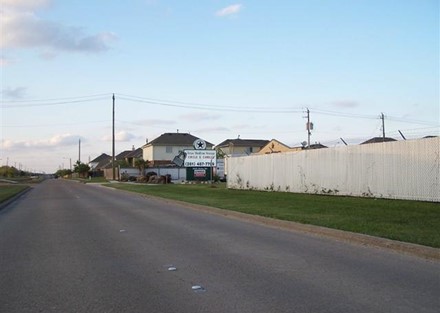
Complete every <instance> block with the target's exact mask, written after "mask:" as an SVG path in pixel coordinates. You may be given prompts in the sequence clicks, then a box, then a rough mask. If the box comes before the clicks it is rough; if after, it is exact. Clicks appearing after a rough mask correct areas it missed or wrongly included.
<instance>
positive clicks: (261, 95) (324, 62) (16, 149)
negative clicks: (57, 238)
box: [0, 0, 440, 172]
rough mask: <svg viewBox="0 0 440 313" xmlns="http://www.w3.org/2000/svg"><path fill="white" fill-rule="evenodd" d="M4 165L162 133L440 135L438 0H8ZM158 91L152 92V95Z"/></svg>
mask: <svg viewBox="0 0 440 313" xmlns="http://www.w3.org/2000/svg"><path fill="white" fill-rule="evenodd" d="M0 3H1V21H0V23H1V24H2V25H1V29H0V30H1V37H0V47H1V59H0V66H1V67H0V69H1V86H0V91H1V95H0V96H1V103H0V104H1V111H0V114H1V129H0V139H1V151H0V159H1V160H0V162H1V164H2V165H5V164H6V163H8V164H9V165H15V166H17V167H18V166H21V167H22V168H27V169H29V170H36V171H46V172H53V171H55V170H57V169H59V168H60V167H62V166H64V167H66V168H68V164H69V159H72V160H73V162H74V161H76V160H77V159H78V140H79V139H81V142H82V145H81V161H88V159H89V158H91V159H93V158H95V157H97V156H98V155H99V154H101V153H103V152H105V153H108V154H111V117H112V111H111V110H112V100H111V96H112V94H113V93H114V94H115V96H116V133H117V136H116V137H117V142H116V152H117V153H118V152H121V151H123V150H127V149H131V147H132V146H135V147H140V146H142V145H143V144H144V143H145V140H146V139H147V138H148V139H149V140H152V139H154V138H155V137H157V136H159V135H160V134H162V133H164V132H175V131H177V129H178V130H179V131H180V132H190V133H191V134H193V135H195V136H199V137H201V138H203V139H205V140H207V141H210V142H212V143H214V144H218V143H220V142H221V141H223V140H225V139H227V138H237V136H239V135H240V138H253V139H272V138H275V139H277V140H279V141H282V142H284V143H285V144H288V145H291V146H298V145H300V143H301V142H302V141H304V140H307V132H306V129H305V122H306V120H305V119H304V116H305V113H304V112H305V110H306V109H307V108H308V109H309V110H310V112H311V121H312V122H313V123H314V130H313V132H312V137H311V141H312V142H321V143H323V144H326V145H328V146H331V147H333V146H338V145H342V141H341V140H340V138H341V137H342V138H343V139H344V140H345V141H347V142H348V143H350V144H357V143H359V142H361V141H363V140H366V139H369V138H371V137H375V136H380V135H381V134H382V130H381V120H380V119H379V116H380V114H381V113H382V112H383V113H384V115H385V130H386V134H387V136H390V137H394V138H396V139H402V138H401V137H400V135H399V133H398V131H399V130H400V131H401V132H402V133H403V134H404V135H405V136H406V137H408V138H411V139H412V138H420V137H423V136H426V135H439V133H440V117H439V1H438V0H437V1H436V0H419V1H416V0H395V1H394V0H368V1H367V0H345V1H344V0H326V1H325V0H320V1H318V0H311V1H294V0H286V1H283V0H280V1H272V2H270V1H256V0H254V1H237V2H234V1H223V0H199V1H177V0H169V1H166V0H130V1H108V0H95V1H60V0H52V1H50V0H33V1H31V0H0ZM153 99H154V100H153Z"/></svg>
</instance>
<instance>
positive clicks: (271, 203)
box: [107, 184, 440, 248]
mask: <svg viewBox="0 0 440 313" xmlns="http://www.w3.org/2000/svg"><path fill="white" fill-rule="evenodd" d="M107 186H110V187H114V188H118V189H123V190H128V191H133V192H138V193H143V194H146V195H152V196H157V197H163V198H168V199H174V200H180V201H185V202H189V203H194V204H201V205H206V206H211V207H216V208H221V209H226V210H232V211H238V212H242V213H248V214H254V215H260V216H265V217H271V218H275V219H280V220H287V221H294V222H299V223H303V224H312V225H317V226H323V227H328V228H334V229H339V230H345V231H351V232H356V233H361V234H366V235H371V236H377V237H382V238H388V239H393V240H398V241H403V242H410V243H415V244H420V245H425V246H430V247H435V248H440V204H438V203H431V202H421V201H407V200H388V199H372V198H356V197H341V196H324V195H311V194H294V193H284V192H263V191H249V190H232V189H227V188H225V186H224V184H223V185H213V186H211V185H177V184H176V185H174V184H173V185H136V184H109V185H107Z"/></svg>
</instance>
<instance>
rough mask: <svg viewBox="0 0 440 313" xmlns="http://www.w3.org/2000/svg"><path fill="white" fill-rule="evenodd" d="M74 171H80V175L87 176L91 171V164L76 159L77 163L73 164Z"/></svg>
mask: <svg viewBox="0 0 440 313" xmlns="http://www.w3.org/2000/svg"><path fill="white" fill-rule="evenodd" d="M73 171H74V172H75V173H78V174H79V176H82V177H86V176H87V174H88V173H89V171H90V166H88V165H87V164H85V163H82V162H80V161H76V163H75V164H74V165H73Z"/></svg>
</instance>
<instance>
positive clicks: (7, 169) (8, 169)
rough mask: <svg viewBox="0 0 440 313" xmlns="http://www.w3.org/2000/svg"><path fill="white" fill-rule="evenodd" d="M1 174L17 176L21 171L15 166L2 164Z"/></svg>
mask: <svg viewBox="0 0 440 313" xmlns="http://www.w3.org/2000/svg"><path fill="white" fill-rule="evenodd" d="M0 176H3V177H9V178H10V177H16V176H19V171H18V170H17V169H16V168H15V167H13V166H2V167H0Z"/></svg>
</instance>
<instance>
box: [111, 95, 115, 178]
mask: <svg viewBox="0 0 440 313" xmlns="http://www.w3.org/2000/svg"><path fill="white" fill-rule="evenodd" d="M112 169H113V180H116V171H115V94H113V122H112Z"/></svg>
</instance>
